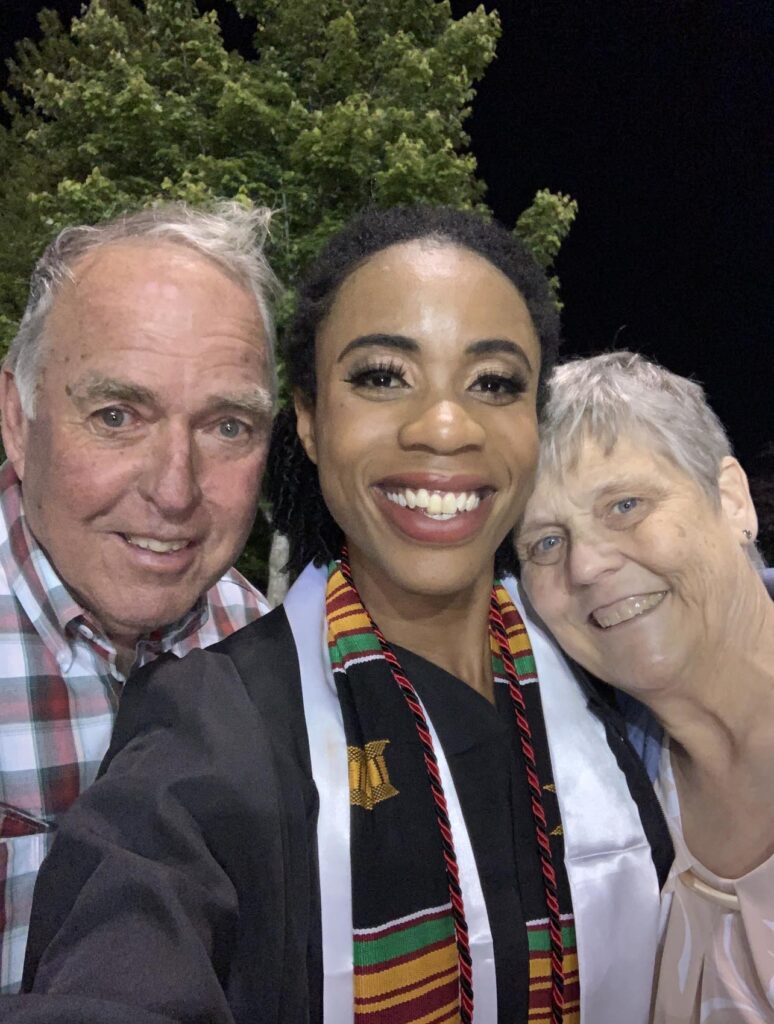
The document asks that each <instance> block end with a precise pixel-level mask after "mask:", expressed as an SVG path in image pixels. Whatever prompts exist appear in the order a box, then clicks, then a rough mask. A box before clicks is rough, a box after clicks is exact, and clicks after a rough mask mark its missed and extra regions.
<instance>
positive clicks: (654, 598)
mask: <svg viewBox="0 0 774 1024" xmlns="http://www.w3.org/2000/svg"><path fill="white" fill-rule="evenodd" d="M666 595H667V592H666V590H657V591H655V593H653V594H634V595H633V596H632V597H625V598H624V599H623V600H622V601H615V602H613V604H608V605H605V607H604V608H597V609H596V610H595V611H593V612H592V613H591V615H590V616H589V618H590V619H591V621H592V622H593V623H594V625H595V626H599V627H600V628H601V629H610V628H611V627H612V626H618V625H620V624H621V623H622V622H629V620H630V619H636V618H638V616H640V615H644V614H645V613H646V612H649V611H651V609H653V608H656V607H657V606H658V605H660V604H661V602H662V601H663V600H664V598H665V597H666Z"/></svg>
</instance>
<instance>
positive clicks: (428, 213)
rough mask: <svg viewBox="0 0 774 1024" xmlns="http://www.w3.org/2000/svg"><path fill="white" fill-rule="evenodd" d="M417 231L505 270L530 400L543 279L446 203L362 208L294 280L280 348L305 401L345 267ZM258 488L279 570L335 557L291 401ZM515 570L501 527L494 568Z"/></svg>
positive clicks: (554, 341) (339, 537)
mask: <svg viewBox="0 0 774 1024" xmlns="http://www.w3.org/2000/svg"><path fill="white" fill-rule="evenodd" d="M420 239H428V240H432V241H434V242H440V243H450V244H452V245H457V246H460V247H461V248H463V249H469V250H470V251H471V252H474V253H476V254H478V255H479V256H482V257H483V258H484V259H485V260H487V261H488V262H489V263H491V264H492V265H493V266H494V267H496V268H497V269H498V270H499V271H501V273H503V274H505V276H506V277H507V278H508V279H509V280H510V281H511V282H512V284H513V285H514V286H515V288H516V289H517V290H518V292H519V294H520V295H521V297H522V298H523V299H524V302H525V305H526V306H527V309H528V310H529V314H530V317H531V319H532V323H533V325H534V327H535V332H536V334H537V336H538V340H539V341H540V349H541V366H540V377H539V381H538V404H539V405H540V403H541V402H542V399H543V394H544V385H545V381H546V379H547V378H548V376H549V374H550V372H551V370H552V368H553V366H554V363H555V362H556V358H557V355H558V351H559V345H560V340H561V335H560V329H559V313H558V310H557V306H556V300H555V297H554V295H553V293H552V291H551V287H550V285H549V283H548V279H547V278H546V275H545V274H544V273H543V271H542V270H541V269H540V267H539V266H538V264H537V263H536V262H535V260H534V258H533V257H532V255H531V253H530V252H529V250H528V249H527V248H526V246H525V245H524V243H523V242H521V241H520V240H519V239H518V238H517V237H516V236H515V235H514V234H512V233H511V232H509V231H507V230H506V229H505V228H504V227H502V226H501V225H500V224H497V223H496V222H495V221H490V220H486V219H484V217H482V216H480V215H479V214H476V213H471V212H469V211H462V210H455V209H452V208H451V207H447V206H428V205H416V206H395V207H391V208H389V209H378V208H375V207H373V208H369V209H366V210H364V211H363V212H362V213H360V214H359V215H358V216H357V217H355V218H354V219H353V220H351V221H349V223H348V224H346V225H345V226H344V227H343V228H342V229H341V231H339V232H338V233H337V234H336V235H334V236H333V238H331V239H330V240H329V241H328V243H327V245H326V246H325V247H324V248H323V250H322V252H321V253H320V254H319V256H318V257H317V259H316V260H315V261H314V262H313V263H312V265H311V266H310V268H309V270H308V271H307V273H306V275H305V277H304V278H303V279H302V281H301V283H300V285H299V289H298V302H297V307H296V312H295V315H294V316H293V319H292V321H291V323H290V325H289V327H288V330H287V331H286V333H285V338H284V341H283V344H282V346H281V353H282V357H283V364H284V369H285V373H286V376H287V380H288V384H289V386H290V389H291V390H292V391H293V392H294V393H295V392H297V393H299V394H300V395H301V396H302V397H303V398H304V399H305V400H306V401H308V402H309V404H310V405H314V402H315V398H316V395H317V380H316V376H315V339H316V336H317V332H318V330H319V328H320V325H321V324H322V323H323V321H324V320H325V318H326V316H327V315H328V313H329V311H330V309H331V306H332V305H333V302H334V300H335V298H336V295H337V294H338V291H339V288H340V287H341V285H342V284H343V283H344V281H345V280H346V279H347V278H348V277H349V275H350V274H352V273H353V272H354V271H355V270H357V269H358V267H361V266H362V265H363V264H364V263H365V262H367V260H369V259H370V258H371V257H373V256H375V255H376V254H377V253H379V252H382V251H383V250H384V249H388V248H389V247H390V246H392V245H399V244H400V243H403V242H412V241H416V240H420ZM266 489H267V494H268V498H269V501H270V502H271V506H272V521H273V524H274V526H275V528H276V529H278V530H279V531H280V532H282V533H284V534H285V535H286V536H287V537H288V540H289V543H290V556H289V559H288V564H287V569H288V572H289V573H290V574H291V576H296V575H297V574H298V573H299V572H300V571H301V570H302V569H303V567H304V566H305V565H306V564H307V562H310V561H313V562H314V563H315V564H316V565H322V564H324V563H326V562H328V561H330V559H332V558H336V557H338V554H339V551H340V549H341V545H342V542H343V539H344V538H343V534H342V532H341V530H340V529H339V527H338V525H337V524H336V522H335V521H334V519H333V517H332V516H331V514H330V513H329V511H328V509H327V507H326V505H325V501H324V499H323V496H322V492H321V490H320V482H319V478H318V476H317V467H316V466H315V465H314V463H313V462H312V461H311V460H310V459H309V458H308V457H307V455H306V452H305V451H304V449H303V447H302V445H301V442H300V441H299V439H298V435H297V433H296V417H295V412H294V411H293V410H292V409H285V410H283V411H281V412H280V413H279V415H278V416H277V419H276V420H275V423H274V430H273V432H272V441H271V448H270V451H269V460H268V466H267V475H266ZM516 568H517V563H516V557H515V554H514V551H513V544H512V540H511V537H510V535H509V536H508V537H506V538H505V540H504V541H503V542H502V544H501V545H500V547H499V548H498V551H497V556H496V559H495V570H496V572H497V573H498V575H502V574H504V573H508V572H515V571H516Z"/></svg>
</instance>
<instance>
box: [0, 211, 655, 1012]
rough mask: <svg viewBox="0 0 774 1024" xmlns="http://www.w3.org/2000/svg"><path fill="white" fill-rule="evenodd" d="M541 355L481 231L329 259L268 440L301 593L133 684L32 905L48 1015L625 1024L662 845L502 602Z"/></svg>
mask: <svg viewBox="0 0 774 1024" xmlns="http://www.w3.org/2000/svg"><path fill="white" fill-rule="evenodd" d="M557 343H558V319H557V314H556V309H555V306H554V302H553V299H552V296H551V292H550V289H549V287H548V282H547V281H546V280H545V278H544V276H543V274H542V273H541V271H540V270H539V269H538V267H537V266H536V264H535V263H534V261H533V260H532V258H531V257H530V256H529V255H528V253H527V252H526V251H525V250H524V249H523V247H522V246H521V245H520V243H519V242H518V240H517V239H516V238H515V237H514V236H513V235H512V234H511V233H509V232H507V231H505V230H504V229H503V228H500V227H498V226H497V225H495V224H492V223H487V222H485V221H483V220H481V219H480V218H479V217H477V216H475V215H473V214H470V213H460V212H455V211H453V210H447V209H443V208H430V207H414V208H405V209H396V210H391V211H382V212H378V211H369V212H367V213H366V214H364V215H363V217H362V218H361V219H358V220H356V221H355V222H354V223H352V224H350V225H348V226H347V227H346V228H345V229H343V231H342V232H341V233H339V234H338V235H337V236H336V237H335V238H334V239H332V240H331V242H330V244H329V245H328V247H327V248H326V249H325V250H324V252H323V253H322V255H321V256H320V258H319V260H318V262H317V264H316V265H315V266H314V267H313V268H312V270H311V271H310V274H309V276H308V277H307V279H306V281H305V282H304V283H303V284H302V286H301V288H300V291H299V304H298V311H297V314H296V317H295V320H294V322H293V324H292V326H291V328H290V331H289V340H288V344H287V346H286V351H285V368H286V371H287V374H288V377H289V380H290V384H291V387H292V389H293V394H294V398H295V410H294V411H293V412H288V413H287V414H285V415H284V416H283V419H282V421H281V423H280V425H279V427H278V429H277V431H276V433H275V438H274V441H273V454H272V463H273V468H272V478H273V482H272V488H271V490H272V497H273V505H274V514H275V517H276V520H277V523H278V524H279V525H280V527H281V528H283V529H284V530H285V532H287V533H288V535H289V538H290V545H291V563H292V565H293V567H294V568H295V569H296V570H302V571H301V573H300V576H299V577H298V579H297V581H296V582H295V583H294V585H293V587H292V588H291V590H290V593H289V594H288V597H287V599H286V601H285V603H284V606H283V607H282V608H278V609H276V610H275V611H274V612H272V613H271V614H270V615H267V616H266V617H265V618H263V619H261V620H260V621H259V622H257V623H256V624H255V625H254V627H251V628H249V629H245V630H242V631H240V632H239V633H237V634H235V635H234V637H233V638H232V639H231V640H230V641H229V642H228V643H226V644H222V645H220V646H219V647H217V648H215V649H210V650H209V651H205V652H198V653H197V654H195V655H193V656H190V657H187V658H185V659H183V660H182V661H175V660H164V661H160V662H158V663H156V665H155V668H153V669H151V670H150V671H149V672H146V673H145V674H141V675H139V676H138V677H136V678H135V679H134V680H133V681H132V682H130V684H129V686H128V688H127V691H126V692H125V694H124V696H123V698H122V703H121V708H120V711H119V715H118V722H117V725H116V731H115V734H114V738H113V744H112V747H111V751H110V754H109V759H108V762H109V763H108V766H107V770H106V771H105V773H104V774H103V776H102V778H101V779H99V780H98V781H97V782H96V784H95V785H94V786H93V787H92V788H91V789H90V790H89V791H88V793H87V794H86V796H85V798H84V801H83V802H82V803H81V804H80V805H78V806H77V807H76V809H75V810H74V811H73V812H72V814H71V815H70V816H69V817H68V819H67V820H66V821H65V822H64V823H63V825H62V827H61V830H60V833H59V835H58V837H57V839H56V840H55V842H54V846H53V851H52V855H51V858H50V860H49V861H48V863H47V864H46V865H45V866H44V869H43V872H42V875H41V880H40V886H39V889H38V892H37V894H36V899H35V909H34V911H33V922H32V929H31V938H30V946H29V951H28V960H27V968H26V975H25V987H26V988H27V989H28V990H29V991H31V992H32V993H33V996H32V998H33V999H34V998H35V997H36V996H37V998H39V999H41V1000H43V1003H41V1006H42V1007H43V1008H44V1009H48V1006H47V1004H46V1000H49V999H50V1000H53V999H55V998H57V997H62V998H64V997H67V999H69V1000H70V1004H69V1006H68V1012H71V1011H72V1013H74V1014H76V1016H75V1020H77V1021H78V1022H79V1024H84V1022H85V1021H90V1022H91V1021H93V1020H94V1019H95V1017H96V1019H97V1020H98V1021H99V1022H100V1024H106V1022H108V1021H109V1022H111V1024H114V1022H118V1021H121V1022H122V1024H125V1022H126V1020H127V1019H128V1020H129V1021H130V1022H131V1024H140V1022H142V1024H146V1022H147V1021H148V1020H149V1017H148V1016H147V1015H150V1014H152V1015H153V1016H152V1017H151V1018H150V1019H152V1020H156V1018H157V1017H158V1016H159V1015H163V1018H164V1019H165V1020H166V1019H172V1020H175V1021H185V1022H187V1024H234V1022H237V1024H256V1022H260V1024H309V1022H313V1024H314V1022H319V1021H321V1020H324V1021H325V1022H326V1024H346V1022H347V1021H349V1022H353V1021H355V1022H357V1024H430V1022H431V1021H432V1022H439V1024H440V1022H441V1021H444V1022H456V1024H469V1022H470V1021H475V1022H476V1024H527V1022H529V1024H538V1022H541V1024H559V1022H563V1024H577V1022H578V1021H579V1020H580V1021H582V1022H584V1024H621V1022H623V1021H626V1024H645V1021H646V1020H647V1014H648V1012H649V1004H650V984H651V978H652V970H653V963H654V959H655V954H656V945H657V941H656V940H657V933H658V910H659V887H660V883H661V882H663V880H665V878H666V874H667V873H668V868H669V863H670V861H671V844H670V843H669V837H668V831H667V829H666V823H665V821H664V819H663V815H662V814H661V812H660V809H659V807H658V803H657V801H656V800H655V797H654V795H653V792H652V789H651V788H650V785H649V782H648V779H647V775H646V774H645V772H644V770H643V768H642V764H641V763H640V762H639V759H638V758H637V755H636V753H635V752H634V751H633V750H632V749H631V748H630V747H629V746H628V744H627V743H626V740H625V739H624V738H623V737H622V735H621V732H620V731H617V730H616V722H615V721H614V719H613V718H612V717H611V716H610V715H609V714H607V713H606V712H605V709H604V708H602V707H600V706H595V707H593V708H589V706H588V700H587V695H586V693H585V691H584V690H583V689H582V688H581V684H579V682H578V681H576V679H575V678H574V677H573V675H572V673H571V671H570V668H569V666H568V664H567V662H566V661H565V660H564V659H563V657H562V656H561V654H560V652H559V651H558V650H557V649H556V647H555V646H553V644H552V643H551V642H550V640H549V639H548V638H547V637H546V635H545V633H544V631H543V630H542V629H541V627H540V625H539V624H538V623H535V622H533V621H532V620H531V619H530V617H529V614H528V613H527V611H526V609H525V608H524V605H523V602H522V600H521V597H520V595H519V594H518V592H517V588H516V586H515V582H514V580H513V578H505V579H502V581H501V579H500V577H501V574H503V573H507V571H508V568H509V566H510V564H511V562H512V561H513V560H514V554H513V540H512V531H513V527H514V525H515V523H516V521H517V519H518V517H519V516H520V515H521V513H522V511H523V509H524V506H525V504H526V500H527V498H528V497H529V494H530V491H531V489H532V485H533V481H534V473H535V468H536V463H537V455H538V437H537V403H538V396H539V394H540V393H541V391H542V386H541V385H542V380H543V378H544V376H545V375H546V373H547V372H548V369H549V367H550V366H551V363H552V361H553V358H554V355H555V352H556V348H557ZM239 436H240V431H237V432H236V437H237V438H239ZM73 1001H74V1002H73ZM28 1005H29V1006H30V1007H31V1009H30V1013H32V1012H33V1009H35V1010H36V1008H34V1007H33V1004H32V1003H30V1004H28ZM22 1009H23V1007H14V1010H15V1011H17V1012H19V1011H21V1010H22ZM63 1012H64V1011H63ZM1 1014H2V1008H0V1015H1ZM25 1019H27V1020H30V1019H35V1018H31V1017H27V1018H21V1017H14V1024H16V1022H17V1020H25ZM45 1019H46V1020H47V1021H48V1020H49V1018H45ZM59 1019H60V1020H64V1019H68V1020H69V1018H62V1017H60V1018H59Z"/></svg>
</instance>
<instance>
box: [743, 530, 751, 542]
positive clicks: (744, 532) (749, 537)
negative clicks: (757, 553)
mask: <svg viewBox="0 0 774 1024" xmlns="http://www.w3.org/2000/svg"><path fill="white" fill-rule="evenodd" d="M742 533H743V534H744V535H745V537H746V538H747V539H748V540H752V530H742Z"/></svg>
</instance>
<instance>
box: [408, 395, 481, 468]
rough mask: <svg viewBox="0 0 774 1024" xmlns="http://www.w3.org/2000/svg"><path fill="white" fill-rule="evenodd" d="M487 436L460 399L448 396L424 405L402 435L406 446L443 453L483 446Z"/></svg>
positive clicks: (450, 453)
mask: <svg viewBox="0 0 774 1024" xmlns="http://www.w3.org/2000/svg"><path fill="white" fill-rule="evenodd" d="M485 439H486V432H485V430H484V428H483V426H482V425H481V423H479V422H478V420H477V419H476V418H475V417H474V416H473V415H472V414H471V413H470V412H469V411H468V410H467V409H466V408H465V407H464V406H463V405H462V404H461V403H460V402H455V401H452V400H450V399H445V398H444V399H438V400H436V401H432V402H430V403H428V404H426V405H425V406H423V407H422V409H421V410H420V411H419V412H418V413H417V414H416V415H415V416H414V417H413V418H411V419H410V420H409V421H408V422H407V423H405V424H404V425H403V427H402V428H401V430H400V434H399V440H400V443H401V445H402V446H403V447H404V448H406V449H415V448H424V449H426V450H428V451H432V452H438V453H440V454H442V455H452V454H454V453H455V452H460V451H465V450H466V449H470V448H481V447H482V446H483V444H484V441H485Z"/></svg>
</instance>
